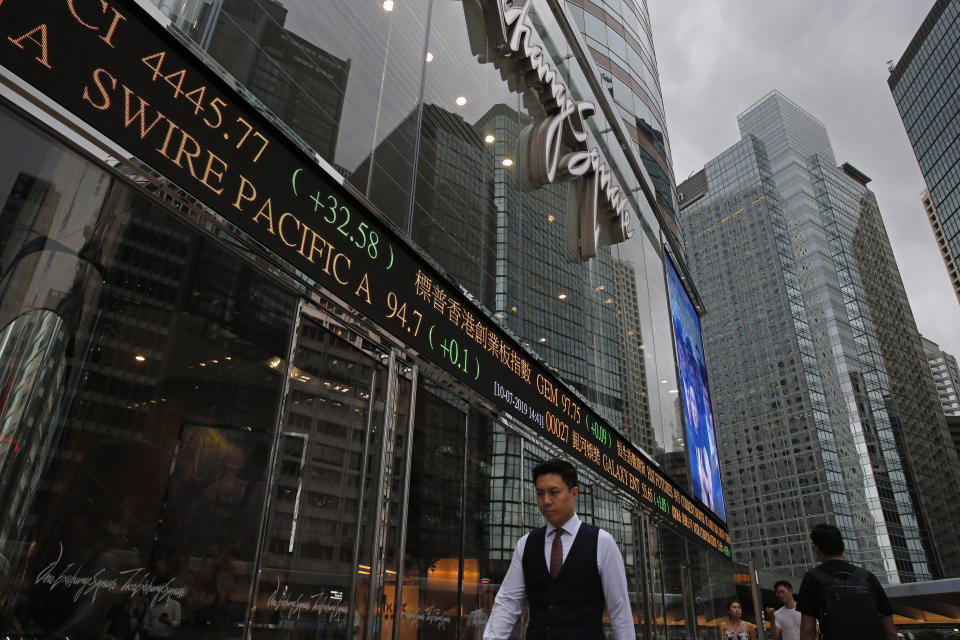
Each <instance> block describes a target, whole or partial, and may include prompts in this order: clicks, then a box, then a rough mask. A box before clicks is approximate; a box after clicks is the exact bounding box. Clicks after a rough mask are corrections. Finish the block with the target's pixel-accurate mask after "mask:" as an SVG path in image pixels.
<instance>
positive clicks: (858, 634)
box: [797, 524, 897, 640]
mask: <svg viewBox="0 0 960 640" xmlns="http://www.w3.org/2000/svg"><path fill="white" fill-rule="evenodd" d="M810 542H811V543H813V552H814V553H815V554H816V556H817V559H818V560H820V563H821V564H820V565H818V566H817V567H816V568H814V569H811V570H810V571H807V573H806V574H805V575H804V576H803V582H801V583H800V600H799V602H798V603H797V609H798V610H799V611H800V615H801V618H800V640H814V637H815V635H816V628H817V622H818V621H819V623H820V634H821V635H820V637H821V638H822V639H823V640H861V639H863V640H897V628H896V627H895V626H894V625H893V607H891V606H890V601H889V600H888V599H887V594H886V593H885V592H884V591H883V587H882V586H880V581H879V580H877V577H876V576H874V575H873V574H872V573H870V572H869V571H867V570H866V569H863V568H862V567H857V566H855V565H852V564H850V563H849V562H847V561H846V560H844V558H843V551H844V546H843V536H842V535H841V534H840V529H838V528H836V527H835V526H833V525H830V524H818V525H815V526H814V527H813V529H812V530H811V531H810ZM839 578H843V579H845V580H846V579H852V580H851V583H852V584H855V585H857V584H860V586H863V587H865V588H869V590H870V591H872V595H873V597H872V598H867V602H866V603H865V602H864V601H863V600H862V599H859V598H857V599H851V600H849V601H848V602H847V603H840V605H841V606H839V607H837V606H832V605H830V604H829V603H828V602H827V597H826V596H827V591H828V590H830V589H831V588H832V587H833V585H832V584H831V583H830V582H829V581H830V580H831V579H833V580H836V579H839ZM861 583H862V584H861ZM846 590H847V591H848V592H852V591H853V590H851V588H850V587H846ZM835 594H836V595H837V596H839V592H838V591H837V592H835ZM867 605H869V606H867ZM828 609H829V610H833V614H832V615H829V616H828V615H827V613H828Z"/></svg>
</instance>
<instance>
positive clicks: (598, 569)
mask: <svg viewBox="0 0 960 640" xmlns="http://www.w3.org/2000/svg"><path fill="white" fill-rule="evenodd" d="M533 482H534V484H535V485H536V488H537V507H538V508H539V509H540V513H542V514H543V517H544V518H545V519H546V521H547V526H545V527H540V528H539V529H535V530H533V531H531V532H530V533H528V534H526V535H525V536H523V537H522V538H520V540H519V542H517V547H516V549H515V550H514V552H513V559H512V560H511V561H510V567H509V569H507V575H506V576H504V578H503V584H502V585H501V586H500V591H499V592H498V593H497V597H496V600H495V601H494V603H493V610H492V611H491V612H490V618H489V620H488V621H487V626H486V629H485V630H484V632H483V638H484V640H507V639H508V638H510V634H511V632H512V631H513V626H514V623H515V622H516V620H517V617H518V616H519V615H520V613H521V611H522V610H523V602H524V600H528V601H529V605H530V621H529V623H528V624H527V635H526V638H527V640H541V639H546V638H551V639H552V640H604V638H605V637H606V636H605V635H604V632H603V610H604V607H606V609H607V612H608V613H609V614H610V625H611V626H612V627H613V637H614V638H615V639H616V640H635V638H636V634H635V632H634V628H633V614H632V612H631V611H630V599H629V597H628V595H627V575H626V572H625V570H624V566H623V556H621V555H620V549H618V548H617V543H616V542H615V541H614V539H613V536H611V535H610V534H609V533H607V532H606V531H604V530H602V529H599V528H597V527H594V526H591V525H588V524H586V523H583V522H581V521H580V518H578V517H577V514H576V513H575V510H574V504H575V502H576V499H577V494H578V493H579V491H580V490H579V488H578V484H579V481H578V479H577V469H576V467H574V466H573V465H572V464H570V463H569V462H566V461H564V460H560V459H553V460H548V461H546V462H542V463H540V464H538V465H537V466H536V467H534V469H533Z"/></svg>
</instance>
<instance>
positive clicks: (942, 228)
mask: <svg viewBox="0 0 960 640" xmlns="http://www.w3.org/2000/svg"><path fill="white" fill-rule="evenodd" d="M958 39H960V0H937V3H936V4H934V5H933V8H932V9H931V10H930V13H928V14H927V17H926V18H925V19H924V21H923V24H921V25H920V29H919V30H918V31H917V33H916V35H915V36H914V37H913V40H911V41H910V44H909V45H908V46H907V50H906V51H904V53H903V56H901V58H900V60H899V61H898V62H897V64H896V66H892V67H891V68H890V77H889V78H888V79H887V84H889V85H890V91H891V92H892V93H893V99H894V101H895V102H896V103H897V108H898V109H899V110H900V117H901V118H903V124H904V126H905V127H906V129H907V136H908V137H909V138H910V144H912V145H913V151H914V153H916V155H917V162H919V163H920V171H921V172H922V173H923V179H924V181H925V182H926V183H927V189H928V190H929V193H925V194H924V196H923V205H924V209H925V210H926V212H927V218H928V219H929V222H930V225H931V227H933V233H934V236H935V237H936V239H937V245H938V246H939V248H940V253H941V254H942V255H943V260H944V263H945V264H946V266H947V272H948V273H949V274H950V282H951V284H953V289H954V291H955V292H956V294H957V298H958V299H960V272H958V270H957V265H958V264H960V188H958V187H960V100H958V99H957V95H958V93H957V90H958V89H960V44H958Z"/></svg>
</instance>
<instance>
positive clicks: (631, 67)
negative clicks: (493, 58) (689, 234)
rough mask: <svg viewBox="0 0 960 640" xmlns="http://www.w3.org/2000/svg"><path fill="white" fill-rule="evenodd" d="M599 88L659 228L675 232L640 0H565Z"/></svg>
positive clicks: (658, 99)
mask: <svg viewBox="0 0 960 640" xmlns="http://www.w3.org/2000/svg"><path fill="white" fill-rule="evenodd" d="M567 11H568V12H569V13H570V15H571V16H572V17H573V19H574V20H575V21H576V23H577V26H579V27H580V32H581V34H582V36H583V40H584V42H585V44H586V46H587V49H588V50H589V52H590V57H591V58H592V59H593V62H594V64H595V65H596V67H597V71H598V73H599V76H600V79H601V81H602V83H603V87H604V89H606V91H607V93H609V94H610V96H611V98H612V99H613V102H614V103H615V104H616V108H617V110H618V111H619V112H620V116H621V118H622V119H623V125H624V127H625V129H626V132H627V134H628V135H629V137H630V141H631V146H632V147H633V151H634V152H635V153H636V154H637V155H638V156H639V157H640V158H641V159H642V161H643V166H644V168H645V169H646V171H647V173H648V175H649V176H650V180H651V182H652V184H653V187H654V194H655V198H656V201H657V210H658V212H659V213H660V215H661V217H662V222H663V225H664V227H665V229H666V230H667V231H668V232H669V233H671V234H674V236H675V237H678V236H679V234H680V226H679V223H678V217H677V216H678V211H679V209H678V206H677V197H676V181H675V179H674V176H673V159H672V156H671V155H670V138H669V136H668V135H667V119H666V113H665V109H664V106H663V93H662V92H661V90H660V74H659V71H658V70H657V55H656V52H655V50H654V46H653V30H652V29H651V28H650V12H649V10H648V8H647V2H646V0H568V1H567Z"/></svg>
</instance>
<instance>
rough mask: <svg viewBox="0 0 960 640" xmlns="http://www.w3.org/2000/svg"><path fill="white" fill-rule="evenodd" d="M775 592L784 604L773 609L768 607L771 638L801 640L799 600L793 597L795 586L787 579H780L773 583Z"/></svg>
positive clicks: (775, 639)
mask: <svg viewBox="0 0 960 640" xmlns="http://www.w3.org/2000/svg"><path fill="white" fill-rule="evenodd" d="M773 592H774V593H775V594H777V599H778V600H780V602H782V603H783V606H782V607H780V608H779V609H777V610H776V611H774V610H773V607H767V620H769V621H770V638H772V640H800V612H799V611H797V601H796V600H795V599H794V598H793V586H792V585H791V584H790V583H789V582H787V581H786V580H780V581H779V582H777V583H776V584H774V585H773Z"/></svg>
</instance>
